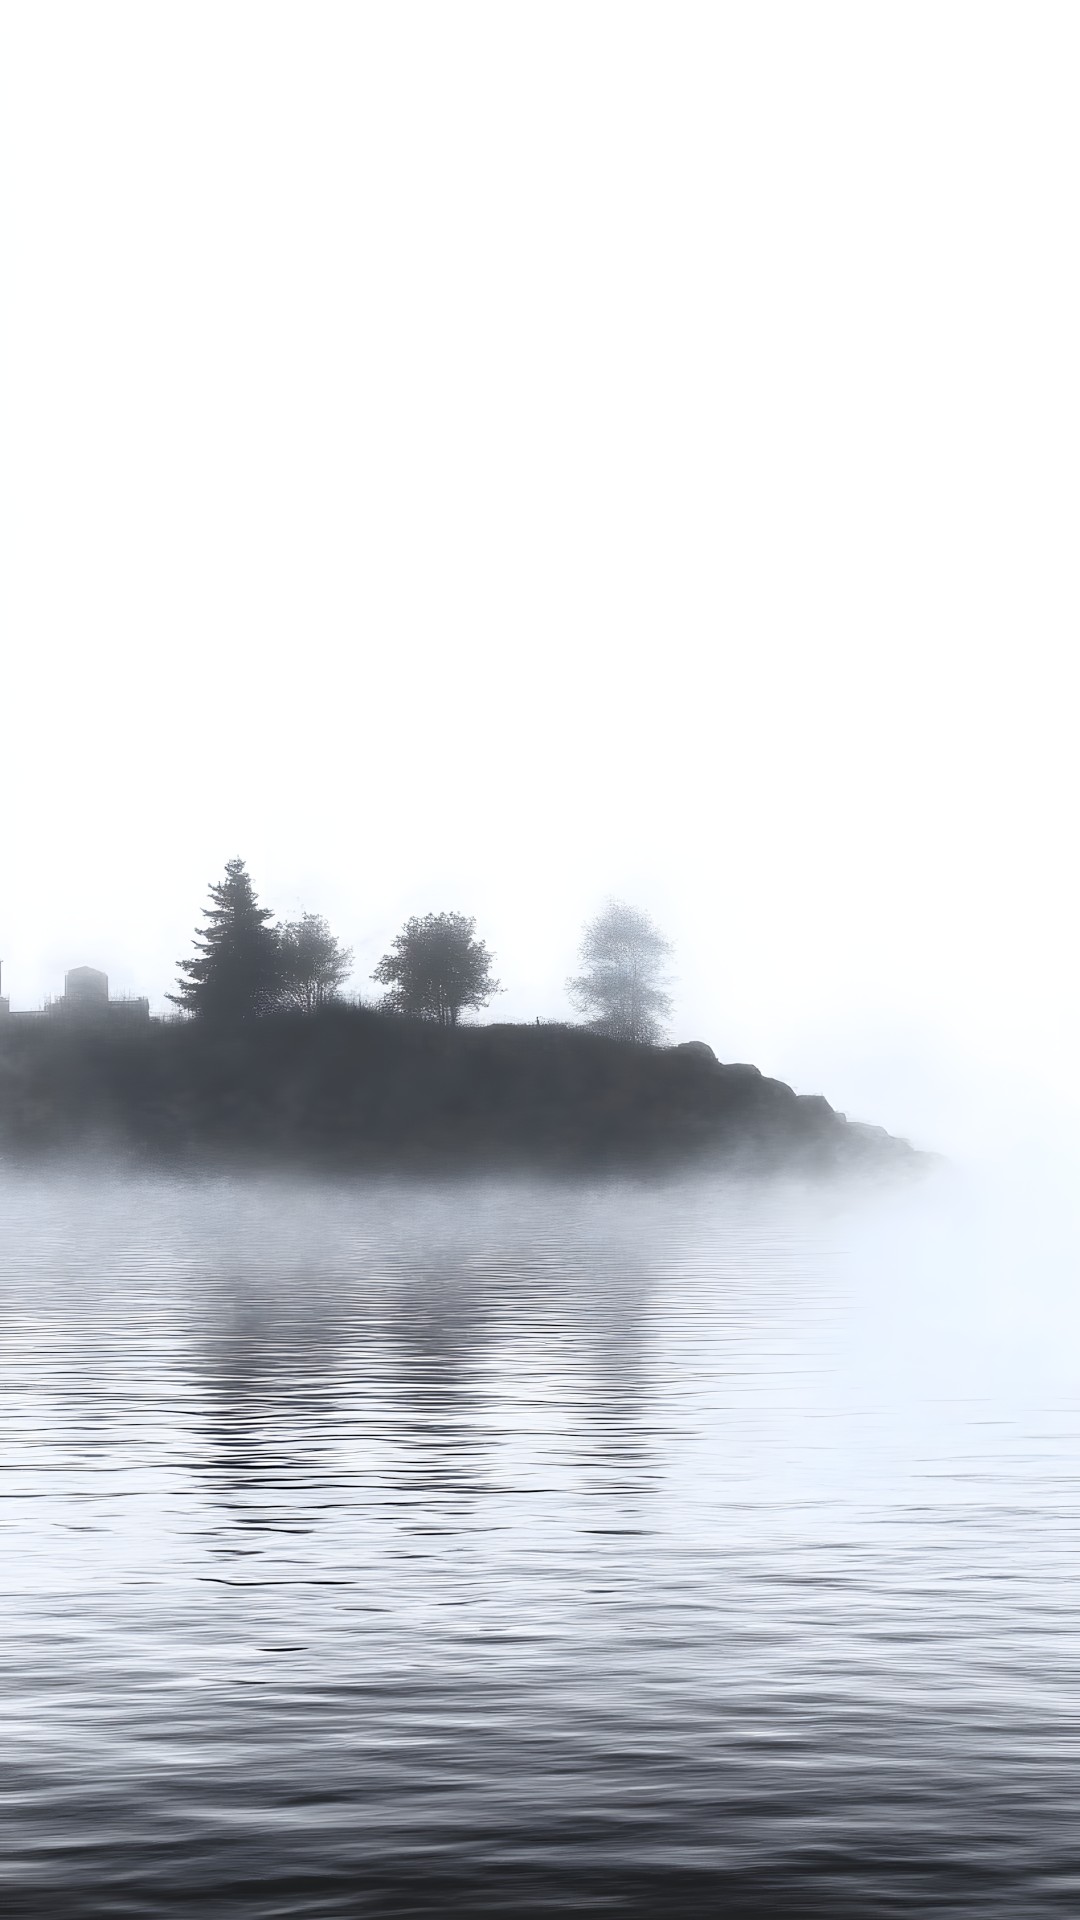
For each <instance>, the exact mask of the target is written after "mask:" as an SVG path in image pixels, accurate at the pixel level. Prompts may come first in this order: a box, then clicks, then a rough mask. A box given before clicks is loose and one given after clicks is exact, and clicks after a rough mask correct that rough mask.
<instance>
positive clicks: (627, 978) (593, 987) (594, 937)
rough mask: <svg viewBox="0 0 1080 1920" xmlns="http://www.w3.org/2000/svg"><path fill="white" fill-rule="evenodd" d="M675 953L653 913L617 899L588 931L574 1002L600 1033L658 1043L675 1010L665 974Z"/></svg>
mask: <svg viewBox="0 0 1080 1920" xmlns="http://www.w3.org/2000/svg"><path fill="white" fill-rule="evenodd" d="M670 952H671V946H670V944H669V942H668V941H666V940H665V939H664V938H663V937H662V935H661V934H660V933H659V932H658V931H657V929H656V927H654V925H653V923H652V921H651V920H650V919H649V916H648V914H646V913H639V912H638V910H637V908H636V907H627V906H624V905H623V903H622V901H620V900H613V901H612V902H611V904H610V906H608V907H606V908H605V910H604V912H603V913H601V914H599V915H598V916H597V918H596V919H595V920H593V921H592V922H591V924H590V925H589V926H587V927H586V929H585V933H584V937H583V939H582V942H581V964H582V967H583V969H584V970H583V972H581V973H580V974H577V975H576V976H575V977H574V978H573V979H571V980H568V981H567V983H566V991H567V993H568V994H569V996H570V1001H571V1004H572V1005H573V1006H575V1007H576V1008H577V1010H578V1012H579V1013H587V1014H591V1016H592V1018H591V1019H590V1021H589V1025H590V1026H592V1027H594V1028H595V1029H596V1031H597V1032H598V1033H609V1034H611V1035H612V1036H613V1037H614V1038H615V1039H617V1040H639V1041H645V1042H648V1043H655V1042H656V1041H657V1040H659V1039H660V1037H661V1035H662V1032H663V1022H664V1020H665V1019H666V1018H667V1017H668V1015H669V1014H670V1012H671V999H670V996H669V995H668V994H667V993H665V992H664V985H663V982H664V976H663V974H662V972H661V969H662V967H663V964H664V961H665V959H666V958H667V955H668V954H669V953H670Z"/></svg>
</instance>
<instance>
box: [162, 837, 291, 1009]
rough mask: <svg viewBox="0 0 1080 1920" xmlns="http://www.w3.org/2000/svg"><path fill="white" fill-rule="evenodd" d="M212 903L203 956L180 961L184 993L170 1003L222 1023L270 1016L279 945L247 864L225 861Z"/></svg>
mask: <svg viewBox="0 0 1080 1920" xmlns="http://www.w3.org/2000/svg"><path fill="white" fill-rule="evenodd" d="M210 900H211V905H210V906H208V907H204V908H203V913H204V915H205V917H206V919H207V920H208V922H209V925H208V926H207V927H206V928H205V929H204V930H203V931H202V932H197V933H196V934H195V945H196V947H199V948H201V952H199V953H196V954H195V955H193V957H192V958H191V959H190V960H178V961H177V963H176V964H177V966H178V968H179V970H180V981H179V992H178V993H170V994H169V995H167V998H168V999H170V1000H171V1001H172V1002H173V1004H174V1005H175V1006H178V1007H183V1009H184V1011H185V1012H186V1013H196V1014H201V1015H204V1016H207V1017H210V1018H213V1019H217V1020H242V1019H246V1018H248V1017H249V1016H250V1015H252V1014H257V1013H265V1012H266V1011H267V1009H268V1008H269V1007H270V1006H272V1005H273V1002H274V996H275V992H276V988H277V982H278V969H277V943H276V941H275V939H274V935H273V934H272V933H271V931H270V929H269V928H268V926H267V925H266V922H267V921H268V920H269V918H270V909H269V907H260V905H259V903H258V901H257V900H256V898H255V889H254V887H253V886H252V884H251V876H250V874H249V873H248V870H247V868H246V866H245V865H244V862H243V861H242V860H229V861H227V862H226V866H225V878H224V880H218V881H216V882H215V883H213V884H212V885H211V887H210Z"/></svg>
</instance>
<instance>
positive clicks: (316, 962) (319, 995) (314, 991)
mask: <svg viewBox="0 0 1080 1920" xmlns="http://www.w3.org/2000/svg"><path fill="white" fill-rule="evenodd" d="M274 938H275V940H276V942H277V971H278V978H277V992H276V999H277V1004H278V1005H279V1006H281V1007H297V1008H299V1009H300V1010H301V1011H302V1012H304V1013H314V1012H315V1010H316V1008H317V1007H323V1006H325V1005H326V1004H327V1002H328V1001H330V1000H335V999H336V998H337V994H338V989H339V988H340V987H341V985H342V982H343V981H345V980H347V979H348V976H349V969H350V968H351V966H352V949H351V947H343V946H341V945H340V943H339V942H338V941H337V940H336V939H335V938H334V935H333V934H332V933H331V931H330V928H329V927H328V926H327V924H326V921H325V919H324V918H323V915H322V914H321V913H305V914H302V915H301V917H300V919H299V920H284V921H282V922H281V924H280V925H279V926H276V927H275V928H274Z"/></svg>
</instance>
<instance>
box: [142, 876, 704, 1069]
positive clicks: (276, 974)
mask: <svg viewBox="0 0 1080 1920" xmlns="http://www.w3.org/2000/svg"><path fill="white" fill-rule="evenodd" d="M204 918H205V920H206V923H207V924H206V926H205V927H203V928H201V929H200V930H199V931H198V932H196V934H195V949H196V950H195V953H194V954H193V955H192V956H191V957H190V958H188V959H186V960H179V961H177V966H178V968H179V970H180V983H179V987H178V990H177V992H176V993H171V994H169V996H168V998H169V999H170V1000H171V1001H172V1002H173V1004H174V1005H175V1006H177V1007H179V1008H180V1009H181V1012H183V1013H186V1014H191V1015H194V1016H195V1017H196V1018H200V1019H208V1020H213V1021H215V1022H220V1021H230V1022H232V1021H236V1020H247V1019H252V1018H256V1019H257V1018H262V1017H263V1016H265V1015H266V1014H269V1013H279V1012H281V1011H283V1010H290V1011H300V1012H304V1013H314V1012H315V1011H317V1010H318V1009H319V1008H323V1007H327V1006H329V1005H332V1004H334V1003H335V1002H336V1001H338V1000H339V999H340V997H341V988H342V985H343V983H344V981H345V980H346V979H347V978H348V975H349V970H350V968H351V966H352V958H353V956H352V951H351V949H349V948H347V947H343V946H341V944H340V942H339V941H338V940H337V939H336V938H335V936H334V935H333V934H332V933H331V931H330V928H329V927H328V926H327V923H326V921H325V919H324V918H323V917H322V915H321V914H316V913H305V914H304V915H303V917H302V918H301V919H299V920H287V921H282V922H279V923H278V924H277V925H275V926H271V925H270V924H269V922H270V920H271V912H270V909H269V908H268V907H262V906H260V905H259V902H258V899H257V898H256V894H255V889H254V886H253V885H252V881H251V876H250V874H249V873H248V871H247V867H246V866H245V864H244V862H243V861H242V860H230V861H229V862H228V863H227V865H226V868H225V877H224V879H223V880H220V881H217V882H215V883H214V884H212V885H211V887H210V905H209V906H208V907H207V908H205V909H204ZM669 952H670V948H669V946H668V944H667V942H666V941H665V940H663V939H661V937H660V935H659V933H658V932H657V931H656V928H655V927H654V926H653V925H652V923H651V921H650V920H649V919H648V917H647V915H645V914H643V913H640V912H638V911H637V910H636V909H635V908H633V907H627V906H623V905H622V904H621V903H618V902H615V903H612V905H610V906H609V907H608V908H607V910H606V911H605V912H604V913H602V914H600V915H599V917H598V918H597V919H596V920H594V921H593V923H592V925H591V926H589V927H587V928H586V931H585V936H584V939H583V941H582V947H581V959H582V972H581V973H580V974H579V975H578V976H576V978H574V979H573V980H570V981H568V982H567V986H568V989H569V992H570V996H571V999H572V1001H573V1003H574V1005H575V1006H576V1007H577V1008H578V1010H579V1011H580V1012H583V1013H585V1014H587V1015H588V1016H589V1020H588V1024H589V1025H590V1026H591V1027H592V1028H593V1029H594V1030H595V1031H596V1032H599V1033H606V1034H608V1035H610V1036H611V1037H612V1038H615V1039H621V1040H637V1041H642V1042H646V1043H648V1042H654V1041H657V1040H659V1038H660V1035H661V1030H662V1029H661V1021H662V1019H663V1018H664V1016H665V1015H667V1014H668V1013H670V1011H671V1002H670V999H669V997H668V995H667V994H666V993H665V992H664V990H663V984H662V982H661V979H660V969H661V967H662V964H663V961H664V959H665V957H666V955H667V954H668V953H669ZM491 966H492V957H491V955H490V954H489V952H488V950H487V947H486V946H485V945H484V942H483V941H482V940H478V939H477V937H476V922H475V920H471V919H469V918H467V917H466V915H465V914H462V913H428V914H425V915H423V916H422V917H420V916H417V917H414V918H413V919H411V920H407V921H406V923H405V925H404V927H403V928H402V930H401V932H400V933H399V934H397V935H396V937H395V939H394V940H393V942H392V944H391V948H390V951H389V953H386V954H384V955H383V957H382V959H381V960H380V961H379V963H378V965H377V966H376V967H375V969H374V971H373V973H372V976H371V977H372V979H373V980H375V981H377V982H378V983H379V985H380V986H382V987H384V988H385V989H386V991H385V993H384V995H383V997H382V998H381V1000H380V1001H379V1002H378V1006H379V1009H380V1011H382V1012H384V1013H396V1014H404V1015H406V1016H409V1017H411V1018H413V1019H418V1020H433V1021H435V1022H436V1023H437V1024H438V1025H439V1026H443V1027H456V1026H457V1024H458V1022H459V1020H460V1018H461V1015H462V1013H463V1012H464V1011H466V1010H473V1009H477V1008H480V1007H486V1006H488V1005H489V1004H490V1002H491V1000H492V999H493V998H494V996H495V995H496V994H497V993H501V992H502V988H501V987H500V985H499V982H498V981H497V980H496V979H494V977H493V975H492V971H491Z"/></svg>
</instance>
